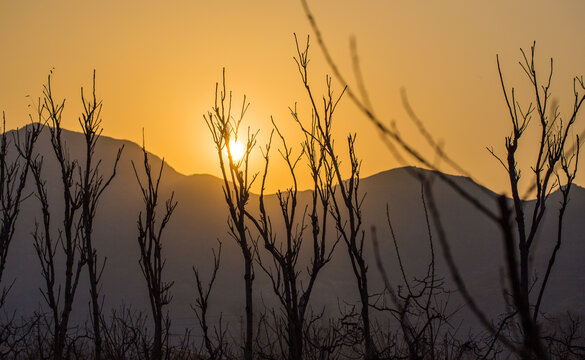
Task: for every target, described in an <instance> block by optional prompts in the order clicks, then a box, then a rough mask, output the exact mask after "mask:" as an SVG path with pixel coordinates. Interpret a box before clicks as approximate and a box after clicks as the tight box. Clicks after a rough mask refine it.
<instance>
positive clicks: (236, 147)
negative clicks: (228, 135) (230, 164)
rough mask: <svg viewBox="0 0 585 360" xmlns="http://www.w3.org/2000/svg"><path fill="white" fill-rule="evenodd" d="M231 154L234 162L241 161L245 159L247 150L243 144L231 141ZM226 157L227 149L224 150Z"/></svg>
mask: <svg viewBox="0 0 585 360" xmlns="http://www.w3.org/2000/svg"><path fill="white" fill-rule="evenodd" d="M229 148H230V153H231V154H232V160H233V161H234V162H238V161H240V160H241V159H242V158H243V157H244V153H245V149H244V146H243V145H242V143H241V142H239V141H235V140H234V139H232V140H230V143H229ZM224 151H225V155H226V156H227V147H226V148H225V149H224Z"/></svg>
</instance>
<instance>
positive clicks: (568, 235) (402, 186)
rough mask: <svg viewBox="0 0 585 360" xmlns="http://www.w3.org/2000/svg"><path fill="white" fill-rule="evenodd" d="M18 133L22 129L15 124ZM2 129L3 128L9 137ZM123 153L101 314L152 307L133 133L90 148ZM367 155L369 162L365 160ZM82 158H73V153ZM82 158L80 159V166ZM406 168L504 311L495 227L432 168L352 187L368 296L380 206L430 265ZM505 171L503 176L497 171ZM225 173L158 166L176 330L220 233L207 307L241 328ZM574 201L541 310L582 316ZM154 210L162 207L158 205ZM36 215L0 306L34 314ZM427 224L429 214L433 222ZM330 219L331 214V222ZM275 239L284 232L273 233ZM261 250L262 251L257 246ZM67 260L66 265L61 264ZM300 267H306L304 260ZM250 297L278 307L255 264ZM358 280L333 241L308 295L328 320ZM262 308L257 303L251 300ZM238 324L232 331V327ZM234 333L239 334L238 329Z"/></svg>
mask: <svg viewBox="0 0 585 360" xmlns="http://www.w3.org/2000/svg"><path fill="white" fill-rule="evenodd" d="M21 131H22V130H21ZM9 136H10V134H9ZM63 139H64V141H65V142H66V144H67V147H68V150H69V152H70V155H71V158H73V159H83V151H84V148H83V145H84V143H83V138H82V135H81V134H80V133H77V132H73V131H66V130H64V131H63ZM122 145H124V146H125V149H124V152H123V155H122V158H121V160H120V163H119V166H118V173H117V176H116V178H115V179H114V180H113V182H112V184H111V186H110V187H109V188H108V189H107V191H106V192H105V193H104V196H103V197H102V199H101V200H100V204H99V208H98V211H97V216H96V219H95V225H94V228H95V231H94V234H95V240H94V244H95V247H96V248H97V251H98V256H99V259H102V260H103V259H104V258H106V259H107V262H106V267H105V270H104V273H103V278H102V281H101V285H102V291H101V294H103V295H104V309H105V312H106V314H107V313H108V312H109V311H110V309H115V308H119V307H120V306H122V305H127V306H132V308H134V309H137V310H144V311H146V313H149V305H148V297H147V290H146V284H145V282H144V279H143V278H142V274H141V272H140V267H139V264H138V260H139V257H140V255H139V254H140V253H139V247H138V244H137V240H136V238H137V234H138V230H137V225H136V222H137V218H138V214H139V212H140V210H141V206H142V199H141V194H140V189H139V187H138V183H137V181H136V178H135V175H134V171H133V169H132V164H131V162H134V163H135V164H136V166H137V168H139V169H140V167H141V166H142V160H143V155H142V150H141V148H140V146H139V145H137V144H135V143H132V142H130V141H124V140H117V139H113V138H109V137H106V136H102V137H101V138H100V140H99V141H98V145H97V148H96V157H97V158H99V159H102V163H101V165H100V169H101V171H102V172H103V173H106V174H107V173H108V172H109V171H110V170H111V168H112V166H113V161H114V159H115V154H116V151H117V149H118V148H119V147H120V146H122ZM36 150H37V153H38V154H40V155H41V156H43V157H44V159H45V161H44V165H43V176H44V178H45V179H46V181H47V188H48V189H49V196H50V198H51V199H50V201H51V207H52V211H54V213H55V215H54V221H55V222H58V221H60V220H59V215H58V214H59V212H60V209H59V206H60V200H59V195H60V194H61V193H60V190H59V189H60V188H59V186H60V180H59V179H60V178H59V176H60V175H59V174H60V173H59V170H58V167H57V163H56V160H55V158H54V155H53V152H52V149H51V145H50V140H49V134H48V131H47V129H44V131H43V134H42V135H41V137H40V139H39V142H38V143H37V146H36ZM149 159H150V161H151V165H152V167H153V169H155V170H156V169H158V168H159V167H160V164H161V162H162V159H161V158H159V157H157V156H155V155H153V154H149ZM367 160H368V159H365V161H367ZM80 161H81V160H80ZM81 163H83V162H81ZM413 174H417V175H423V176H426V177H427V178H429V179H430V178H432V179H434V180H433V185H432V186H433V194H434V196H435V200H436V203H437V206H438V209H439V212H440V216H441V220H442V222H443V224H444V227H445V230H446V233H447V236H448V239H449V244H450V248H451V250H452V252H453V256H454V258H455V260H456V263H457V264H458V266H459V270H460V272H461V274H462V276H463V278H464V279H465V281H466V283H467V284H468V286H469V288H470V290H471V293H472V294H474V295H475V296H476V298H477V300H478V302H479V304H480V307H482V308H483V309H484V310H485V311H486V312H487V313H488V314H490V316H496V315H497V314H499V313H500V312H502V311H503V310H504V309H505V305H504V300H503V297H502V286H503V285H504V284H503V281H502V280H501V279H503V278H504V277H503V276H502V273H503V269H504V268H503V260H502V259H503V255H502V254H503V244H502V240H501V236H500V232H499V229H498V227H497V226H496V224H495V223H493V222H492V221H491V220H489V219H488V218H487V217H485V216H484V215H482V214H481V213H480V212H479V211H478V210H477V209H476V208H475V207H474V206H473V205H471V204H470V203H469V202H468V201H467V200H465V199H463V198H461V196H460V195H458V194H457V193H456V192H455V191H454V190H452V189H451V188H450V187H449V186H448V185H446V184H445V183H444V182H443V181H442V180H441V179H439V178H437V176H436V175H437V174H436V173H435V172H433V171H429V170H424V169H419V168H414V167H405V168H398V169H393V170H388V171H384V172H381V173H379V174H376V175H373V176H370V177H367V178H363V179H362V180H361V182H360V190H361V191H362V193H363V194H366V195H365V200H364V203H363V209H362V211H363V219H364V225H363V229H364V231H365V235H366V253H367V258H368V261H369V263H370V267H369V274H370V275H371V277H372V280H371V284H372V287H371V289H372V292H380V291H381V290H382V289H383V284H382V281H381V277H380V274H379V271H378V269H377V268H376V266H375V262H374V256H373V251H374V250H373V246H372V242H371V236H370V235H371V229H372V228H375V229H376V233H377V235H378V236H377V237H378V240H379V242H380V257H381V258H382V260H383V262H384V264H385V267H386V271H387V274H388V275H389V278H390V281H391V282H392V285H394V286H398V285H400V284H401V283H402V280H401V276H400V275H399V268H398V262H397V258H396V253H395V249H394V245H393V243H392V240H391V238H390V231H389V227H388V222H387V218H386V207H387V206H388V214H389V218H390V220H391V222H392V225H393V227H394V231H395V235H396V238H397V243H398V246H399V249H400V252H401V256H402V259H403V261H404V265H405V269H406V271H407V274H408V276H409V277H419V278H420V277H421V276H422V275H423V274H424V272H425V271H426V267H427V265H428V261H429V259H430V251H429V246H428V243H429V237H428V234H427V227H426V220H425V211H424V207H423V203H422V199H421V185H420V182H419V181H418V180H417V178H416V177H415V176H413ZM445 176H447V177H449V178H450V179H451V180H452V181H453V182H455V183H457V184H458V185H459V186H461V187H463V188H465V189H466V190H467V191H469V193H470V194H472V195H473V196H474V197H475V198H477V199H478V200H479V201H480V202H481V203H483V204H485V205H486V206H488V207H491V208H494V209H495V207H496V202H495V199H496V194H494V193H491V192H490V191H489V190H487V189H485V188H481V187H480V186H479V185H477V184H475V183H473V182H472V181H471V180H470V179H468V178H465V177H461V176H453V175H445ZM502 176H505V174H504V173H503V174H502ZM222 183H223V181H222V180H221V179H219V178H216V177H214V176H211V175H203V174H201V175H199V174H196V175H189V176H186V175H183V174H180V173H178V172H177V171H175V170H174V169H173V168H172V167H171V166H169V165H165V169H164V173H163V176H162V180H161V185H160V186H161V190H160V194H161V199H166V198H167V197H168V196H170V194H171V193H172V192H174V193H175V199H176V200H178V207H177V209H176V211H175V213H174V215H173V217H172V218H171V221H170V223H169V225H168V229H167V231H166V232H165V233H164V239H163V243H164V247H163V253H164V257H165V258H166V259H167V262H166V267H165V270H164V276H165V280H168V281H174V282H175V283H174V286H173V287H172V289H171V293H172V295H173V298H172V302H171V304H170V305H169V314H170V318H171V320H172V322H173V329H175V330H176V331H179V332H180V330H181V329H184V328H185V327H193V328H194V327H196V318H195V315H194V313H193V311H192V309H191V304H193V303H194V299H195V295H196V290H195V285H194V284H195V279H194V276H193V272H192V267H193V266H196V267H197V268H198V269H200V271H201V273H202V275H203V276H204V277H205V276H208V275H209V274H210V271H211V266H212V259H213V258H212V249H213V248H216V247H217V239H220V240H221V241H222V243H223V253H222V264H221V268H220V271H219V274H218V279H217V281H216V284H215V287H214V290H213V292H212V295H211V300H212V305H211V306H212V308H210V310H209V311H210V315H211V316H212V319H217V318H218V317H219V314H220V313H221V314H222V316H223V318H224V320H225V321H227V322H228V323H230V324H231V325H232V326H239V321H240V319H241V315H242V314H243V298H244V290H243V281H242V280H243V262H242V260H241V255H240V250H239V248H238V246H237V245H236V243H235V241H234V240H233V239H232V238H230V237H229V235H228V227H227V223H226V221H227V216H228V213H227V208H226V204H225V200H224V195H223V191H222ZM32 185H33V184H32V181H29V185H28V190H27V191H28V193H33V192H34V188H33V186H32ZM310 197H311V192H310V191H303V192H300V193H299V203H300V205H299V208H300V209H302V208H304V206H305V204H308V202H309V201H310ZM570 199H571V200H570V203H569V205H568V208H567V213H566V217H565V227H564V239H563V246H562V248H561V250H560V252H559V254H558V257H557V265H556V266H555V268H554V269H553V272H552V275H551V278H550V280H549V284H550V285H549V287H548V288H547V292H546V294H545V299H544V302H543V305H542V310H543V311H545V312H549V313H560V312H566V311H568V310H571V311H576V312H580V313H585V262H584V261H583V255H584V254H585V241H583V240H584V239H583V234H585V222H583V221H582V216H583V214H584V213H585V190H584V189H583V188H580V187H578V186H574V187H573V188H572V190H571V195H570ZM265 201H266V204H267V208H268V211H269V213H270V214H272V215H273V219H274V220H273V226H274V229H275V230H276V231H278V229H279V228H282V227H280V224H281V223H280V222H279V221H281V220H279V217H278V213H277V211H278V208H277V206H278V202H277V199H276V196H275V195H274V194H271V195H266V200H265ZM559 202H560V198H559V194H558V193H553V194H551V195H550V199H549V202H548V204H549V206H548V208H547V212H546V215H545V219H544V226H543V227H542V230H541V232H540V233H539V235H538V238H537V240H536V242H535V244H536V245H535V246H536V247H537V249H536V253H535V254H536V255H535V256H534V258H533V259H532V262H533V265H534V266H533V269H534V273H533V274H532V275H533V276H536V278H537V279H539V280H540V279H541V278H542V276H543V274H544V271H545V269H546V262H547V261H548V254H550V252H551V250H552V247H553V246H554V241H555V240H556V225H557V218H558V215H557V214H558V207H559ZM257 203H258V197H257V196H256V195H254V196H252V198H251V199H250V201H249V206H250V209H256V208H257ZM525 206H526V207H527V208H529V207H531V206H533V203H532V202H531V201H527V202H526V203H525ZM161 211H162V210H161ZM39 219H40V207H39V201H38V199H36V198H35V197H34V196H30V197H29V198H28V199H27V200H26V201H25V202H24V203H23V205H22V210H21V214H20V217H19V220H18V222H17V230H16V234H15V237H14V240H13V242H12V245H11V248H10V251H9V256H8V262H7V268H6V273H5V275H4V279H3V281H4V284H9V283H10V282H12V281H13V280H14V285H13V286H12V288H11V290H10V293H9V295H8V298H7V303H6V308H5V310H7V311H16V312H17V313H18V314H19V315H23V316H26V315H30V314H32V313H33V312H34V311H43V309H46V305H45V304H44V300H43V298H42V295H41V292H40V290H39V289H42V287H43V285H44V283H43V279H42V277H41V275H40V265H39V261H38V259H37V255H36V253H35V249H34V246H33V238H32V235H31V233H32V232H33V230H34V226H35V221H39ZM431 221H432V220H431ZM329 223H330V224H331V225H333V221H330V222H329ZM432 227H433V231H432V235H433V238H434V239H435V242H434V247H435V252H436V259H437V272H438V273H439V274H441V276H442V277H443V278H444V280H445V287H446V288H447V289H451V290H453V291H454V294H453V296H452V298H451V300H450V301H451V302H452V303H453V306H455V307H456V306H459V305H461V304H463V301H462V300H461V299H460V297H459V296H458V295H457V292H456V289H455V287H454V285H453V282H452V281H451V276H450V274H449V272H448V270H447V268H446V266H445V262H444V260H443V256H442V249H441V247H440V245H439V243H438V241H437V240H436V239H437V238H436V231H435V230H434V225H432ZM327 231H328V234H329V239H330V243H331V242H333V241H334V239H335V235H336V234H335V229H334V228H333V226H332V227H331V228H328V229H327ZM308 235H309V234H308V233H307V240H306V241H307V243H306V244H304V245H305V250H304V253H303V254H302V256H301V259H300V260H299V263H300V264H303V261H304V263H307V260H308V259H309V257H310V253H309V252H310V244H309V243H308V241H309V240H308ZM280 237H282V235H280ZM260 253H261V254H264V255H265V254H266V252H265V251H264V249H260ZM59 266H60V268H61V269H62V268H63V264H62V262H61V263H59ZM300 269H301V270H302V271H305V268H304V266H301V267H300ZM255 272H256V282H255V294H254V296H255V299H256V301H257V303H258V304H259V305H260V304H262V303H265V304H276V300H275V298H274V295H273V293H272V288H271V285H269V282H268V279H267V277H266V276H265V274H263V273H262V270H261V269H260V268H259V267H258V266H256V268H255ZM354 281H355V280H354V277H353V274H352V271H351V265H350V263H349V259H348V256H347V251H346V249H345V245H344V244H342V243H340V244H339V246H338V247H337V248H336V250H335V254H334V256H333V261H332V262H331V263H330V264H328V265H327V266H326V267H325V269H324V270H323V272H322V273H321V274H320V277H319V278H318V280H317V284H316V287H315V289H314V291H313V294H312V297H311V304H312V306H313V307H315V308H316V309H322V308H324V309H325V313H326V314H330V315H332V316H334V315H335V314H336V312H337V311H338V306H339V303H348V304H351V303H356V302H357V300H358V297H357V296H358V295H357V292H356V290H355V284H354ZM89 301H90V300H89V289H88V284H87V274H86V272H85V271H84V272H83V273H82V277H81V282H80V286H79V289H78V292H77V296H76V301H75V303H74V313H73V315H74V319H76V321H84V320H86V319H87V318H88V314H89V313H88V309H89V307H88V306H89V305H88V304H89ZM257 308H258V307H257ZM462 314H463V315H462V316H463V317H465V316H467V315H466V313H465V311H463V312H462ZM237 329H238V330H239V327H238V328H237ZM236 333H237V331H236Z"/></svg>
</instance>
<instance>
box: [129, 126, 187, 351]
mask: <svg viewBox="0 0 585 360" xmlns="http://www.w3.org/2000/svg"><path fill="white" fill-rule="evenodd" d="M143 137H144V135H143ZM142 153H143V155H144V161H143V166H144V174H145V175H146V179H145V180H141V178H142V177H141V176H140V175H139V173H138V170H137V169H136V166H135V164H134V162H132V168H133V169H134V174H135V175H136V180H137V181H138V185H139V186H140V190H141V192H142V200H143V201H144V212H142V211H141V212H140V214H139V215H138V245H139V246H140V269H141V270H142V274H143V275H144V279H145V280H146V285H147V287H148V297H149V300H150V309H151V312H152V318H153V321H154V339H153V344H152V352H151V356H152V359H155V360H160V359H162V358H163V344H165V343H167V341H168V329H169V327H170V320H169V318H168V316H167V317H166V319H165V314H164V310H165V306H167V305H168V304H169V303H170V301H171V299H172V296H171V294H170V289H171V287H172V286H173V283H174V282H172V281H171V282H167V281H165V280H163V270H164V267H165V264H166V259H165V258H164V257H163V254H162V248H163V242H162V234H163V231H164V229H165V228H166V226H167V224H168V222H169V220H170V219H171V216H172V214H173V211H174V210H175V208H176V207H177V202H176V201H175V200H174V195H175V194H174V193H172V194H171V196H170V198H169V199H167V201H166V203H165V210H164V212H163V215H162V218H161V219H160V225H158V229H157V224H156V223H157V220H159V219H158V218H157V208H158V205H159V185H160V180H161V177H162V172H163V169H164V165H165V162H164V159H163V161H162V163H161V165H160V170H159V171H158V175H157V176H156V177H155V176H154V175H153V173H152V169H151V165H150V162H149V160H148V153H147V152H146V148H145V146H144V140H143V144H142ZM167 348H168V346H167Z"/></svg>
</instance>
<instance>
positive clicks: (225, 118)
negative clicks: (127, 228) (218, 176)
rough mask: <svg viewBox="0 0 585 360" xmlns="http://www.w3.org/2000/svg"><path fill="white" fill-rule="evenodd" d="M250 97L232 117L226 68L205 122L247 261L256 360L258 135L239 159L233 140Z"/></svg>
mask: <svg viewBox="0 0 585 360" xmlns="http://www.w3.org/2000/svg"><path fill="white" fill-rule="evenodd" d="M248 106H249V103H248V102H246V97H245V96H244V99H243V101H242V108H241V111H240V114H239V116H238V117H234V115H233V114H232V94H231V91H230V92H229V94H228V93H227V90H226V85H225V69H224V70H223V78H222V88H221V90H220V89H219V84H217V83H216V85H215V103H214V105H213V107H212V109H211V111H209V112H208V113H207V114H206V115H204V116H203V117H204V119H205V122H206V123H207V126H208V127H209V131H210V132H211V135H212V138H213V142H214V144H215V147H216V150H217V155H218V160H219V166H220V170H221V173H222V178H223V181H224V183H223V193H224V197H225V201H226V204H227V206H228V210H229V218H228V226H229V229H230V235H231V236H232V237H233V238H234V240H235V241H236V243H237V244H238V246H239V247H240V249H241V251H242V257H243V258H244V287H245V299H246V300H245V301H246V335H245V341H244V342H245V344H244V358H245V359H246V360H252V358H253V347H252V346H253V340H254V310H253V303H252V292H253V283H254V267H253V261H254V251H253V244H252V242H251V239H250V234H249V229H248V223H247V221H246V218H247V216H246V205H247V203H248V200H249V199H250V188H251V187H252V184H253V183H254V180H255V179H256V177H257V174H251V173H250V170H249V167H248V159H249V156H250V153H251V151H252V149H253V148H254V146H255V145H256V133H250V131H249V130H248V134H247V139H246V140H247V141H246V145H245V149H244V154H243V157H242V158H241V159H239V160H236V159H235V158H234V156H233V155H232V149H231V144H230V142H231V141H237V140H238V136H239V135H240V134H239V130H240V124H241V123H242V119H243V118H244V115H245V113H246V110H247V109H248Z"/></svg>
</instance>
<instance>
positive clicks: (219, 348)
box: [191, 241, 228, 360]
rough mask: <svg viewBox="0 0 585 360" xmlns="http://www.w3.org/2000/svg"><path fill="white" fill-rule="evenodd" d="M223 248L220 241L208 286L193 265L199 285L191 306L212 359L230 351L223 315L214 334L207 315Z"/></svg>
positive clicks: (206, 349)
mask: <svg viewBox="0 0 585 360" xmlns="http://www.w3.org/2000/svg"><path fill="white" fill-rule="evenodd" d="M218 242H219V241H218ZM221 248H222V244H221V242H219V247H218V250H217V252H216V251H215V250H213V270H212V272H211V276H210V279H209V282H208V284H207V286H206V287H205V286H203V281H202V280H201V275H200V274H199V270H198V269H197V268H195V266H193V274H194V275H195V283H196V286H197V298H196V299H195V305H194V306H193V305H192V306H191V308H192V309H193V311H194V312H195V316H196V317H197V321H198V322H199V327H200V328H201V330H202V331H203V347H204V348H205V351H206V352H207V357H208V359H210V360H216V359H224V358H225V356H226V354H227V353H228V346H227V343H226V339H225V338H226V333H227V329H224V328H223V326H222V318H221V316H220V318H219V324H218V326H217V327H214V333H213V334H212V333H211V331H210V329H209V322H208V317H207V315H208V310H209V305H210V303H209V296H210V295H211V290H212V289H213V284H214V283H215V279H216V277H217V272H218V271H219V267H220V262H221ZM214 339H215V340H214Z"/></svg>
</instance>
